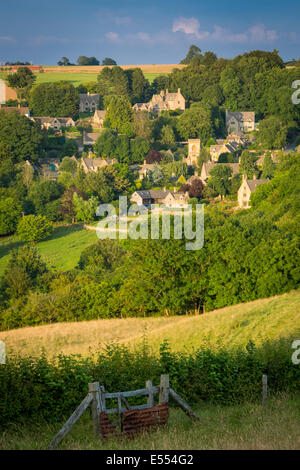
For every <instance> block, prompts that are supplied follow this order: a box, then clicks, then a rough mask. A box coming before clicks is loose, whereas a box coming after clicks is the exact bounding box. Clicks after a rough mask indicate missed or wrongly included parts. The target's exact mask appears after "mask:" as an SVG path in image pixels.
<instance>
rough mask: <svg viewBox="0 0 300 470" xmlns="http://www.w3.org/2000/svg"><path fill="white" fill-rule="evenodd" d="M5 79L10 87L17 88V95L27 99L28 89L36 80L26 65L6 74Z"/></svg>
mask: <svg viewBox="0 0 300 470" xmlns="http://www.w3.org/2000/svg"><path fill="white" fill-rule="evenodd" d="M7 81H8V84H9V86H10V87H11V88H14V89H16V90H17V94H18V97H19V98H20V99H21V100H23V99H28V97H29V91H30V90H31V88H32V87H33V85H34V82H35V81H36V76H35V74H34V73H33V72H32V71H31V70H30V69H29V68H28V67H20V68H19V69H18V70H17V72H16V73H12V74H9V75H8V77H7Z"/></svg>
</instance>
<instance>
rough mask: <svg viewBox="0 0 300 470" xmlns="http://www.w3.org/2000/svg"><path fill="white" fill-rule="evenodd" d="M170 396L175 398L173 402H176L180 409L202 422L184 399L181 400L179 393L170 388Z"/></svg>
mask: <svg viewBox="0 0 300 470" xmlns="http://www.w3.org/2000/svg"><path fill="white" fill-rule="evenodd" d="M170 396H171V397H172V398H173V400H175V401H176V403H177V404H178V405H179V406H180V408H182V409H183V411H184V412H185V413H186V414H187V415H188V416H189V417H190V418H192V419H196V420H200V418H199V416H198V415H197V414H196V413H195V412H194V411H193V410H192V408H191V407H190V406H189V405H188V404H187V403H185V401H183V399H182V398H180V396H179V395H177V393H176V392H175V391H174V390H173V389H172V388H170Z"/></svg>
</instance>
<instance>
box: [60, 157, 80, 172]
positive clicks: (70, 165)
mask: <svg viewBox="0 0 300 470" xmlns="http://www.w3.org/2000/svg"><path fill="white" fill-rule="evenodd" d="M76 169H77V162H76V161H75V160H74V159H73V158H70V157H64V158H63V159H62V162H61V164H60V167H59V170H60V171H67V172H68V173H71V174H72V175H73V174H74V173H75V171H76Z"/></svg>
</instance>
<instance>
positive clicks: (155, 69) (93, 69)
mask: <svg viewBox="0 0 300 470" xmlns="http://www.w3.org/2000/svg"><path fill="white" fill-rule="evenodd" d="M104 67H107V66H103V65H86V66H71V65H70V66H67V67H60V66H47V65H44V66H43V70H44V72H63V73H81V72H83V73H99V72H101V71H102V70H103V69H104ZM109 67H110V68H111V67H112V66H109ZM119 67H121V68H122V69H124V70H128V69H133V68H136V67H138V68H140V69H141V70H142V71H143V73H157V74H160V73H171V72H172V70H173V69H175V68H177V69H183V68H184V67H186V65H183V64H148V65H120V66H119Z"/></svg>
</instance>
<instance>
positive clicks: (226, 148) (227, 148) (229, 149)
mask: <svg viewBox="0 0 300 470" xmlns="http://www.w3.org/2000/svg"><path fill="white" fill-rule="evenodd" d="M237 148H238V145H236V144H235V143H234V142H230V143H224V144H221V145H211V146H210V149H209V154H210V158H211V160H212V161H213V162H217V161H218V160H219V157H220V155H222V153H234V152H235V151H236V150H237Z"/></svg>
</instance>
